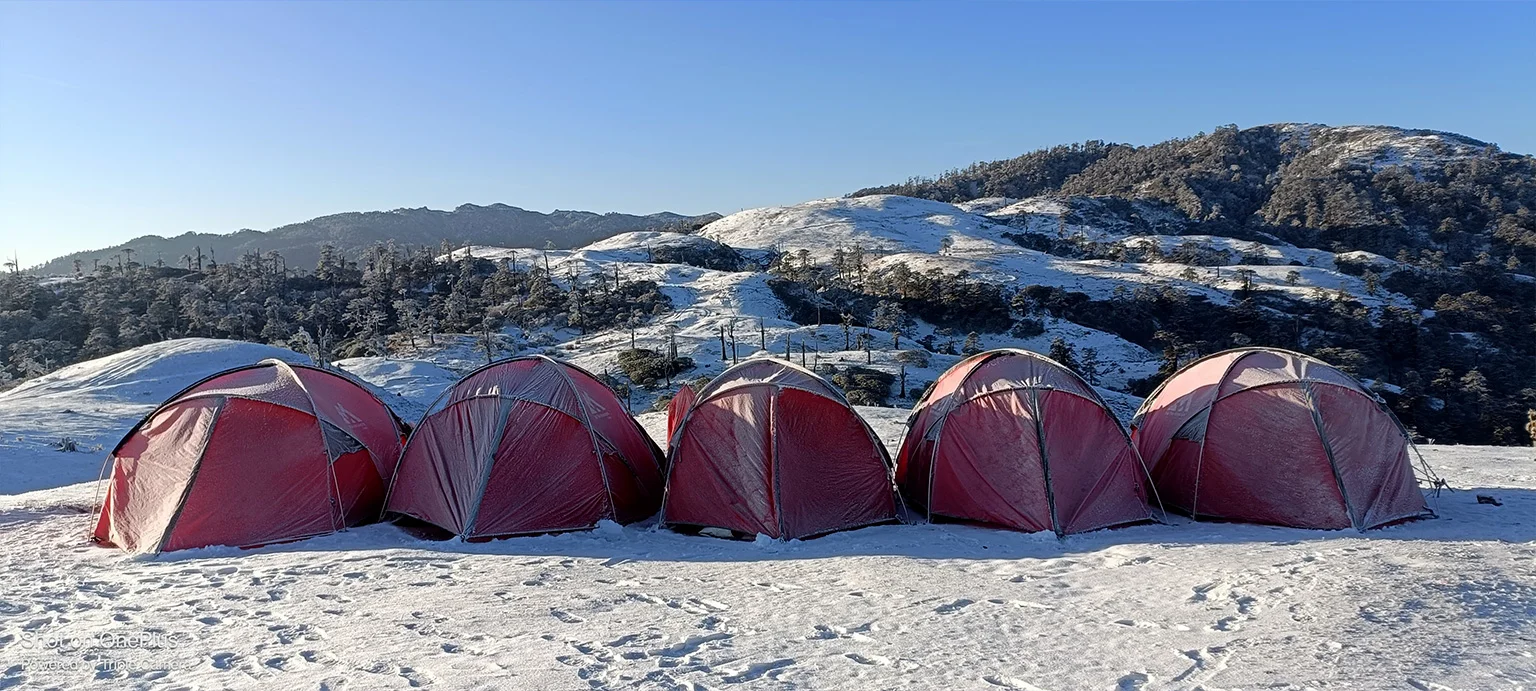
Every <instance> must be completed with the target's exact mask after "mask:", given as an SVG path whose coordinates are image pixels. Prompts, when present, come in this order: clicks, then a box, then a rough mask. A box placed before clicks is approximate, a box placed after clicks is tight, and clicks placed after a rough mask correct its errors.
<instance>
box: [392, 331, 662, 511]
mask: <svg viewBox="0 0 1536 691" xmlns="http://www.w3.org/2000/svg"><path fill="white" fill-rule="evenodd" d="M661 493H662V477H661V451H660V450H659V449H657V448H656V444H655V443H654V442H652V441H651V439H650V437H648V436H646V434H645V432H644V430H642V429H641V428H640V425H639V423H636V422H635V419H634V418H633V417H631V416H630V414H629V411H627V410H625V408H624V404H623V403H622V402H620V401H619V399H618V397H617V396H615V395H614V393H613V391H612V390H611V389H609V388H608V387H607V386H606V385H605V384H603V383H602V382H601V381H598V379H597V378H596V377H594V376H592V374H590V373H588V372H587V371H586V370H583V369H581V368H579V367H576V366H574V365H570V364H567V363H564V362H560V361H557V360H554V359H551V358H548V357H545V356H542V355H535V356H530V357H521V358H514V359H511V360H503V361H501V362H496V363H492V364H490V365H486V366H485V367H482V368H480V369H478V370H476V371H474V372H471V373H470V374H469V375H467V376H465V377H464V378H463V379H460V380H459V381H458V382H457V383H455V384H454V385H453V386H452V387H449V389H448V390H447V391H444V392H443V395H442V396H440V397H439V398H438V400H437V402H436V403H434V404H433V405H432V407H431V408H430V409H429V410H428V412H427V414H426V416H425V417H423V418H422V420H421V424H420V425H418V426H417V427H416V430H415V431H414V432H412V434H411V438H410V441H409V442H408V443H407V444H406V447H405V452H404V454H403V455H402V456H401V458H400V467H399V470H398V471H397V472H396V473H395V480H394V484H393V485H392V487H391V489H390V495H389V500H388V501H387V506H386V508H385V510H386V511H387V512H388V513H391V514H397V515H402V516H410V517H413V518H417V519H419V520H422V521H426V522H427V523H431V524H433V525H436V526H438V527H440V528H443V529H445V530H447V531H448V532H450V533H453V534H454V535H458V536H459V537H461V538H464V539H478V538H492V537H504V536H510V535H526V534H532V533H550V532H557V531H563V530H582V529H586V528H591V527H594V526H596V525H597V522H598V521H601V520H605V519H607V520H613V521H617V522H619V523H632V522H634V521H638V520H641V519H644V518H649V517H650V516H653V515H655V513H656V510H657V508H658V507H659V506H660V505H661Z"/></svg>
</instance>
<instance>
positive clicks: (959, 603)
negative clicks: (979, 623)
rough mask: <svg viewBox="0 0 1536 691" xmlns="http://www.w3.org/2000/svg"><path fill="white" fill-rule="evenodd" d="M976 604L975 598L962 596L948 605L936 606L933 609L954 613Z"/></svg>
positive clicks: (943, 612)
mask: <svg viewBox="0 0 1536 691" xmlns="http://www.w3.org/2000/svg"><path fill="white" fill-rule="evenodd" d="M974 604H976V601H975V600H967V599H965V598H960V599H959V600H955V601H954V602H951V603H949V604H947V605H939V606H938V607H935V608H934V609H933V611H935V612H938V613H939V614H954V613H956V612H959V611H960V610H962V609H965V608H966V607H970V606H971V605H974Z"/></svg>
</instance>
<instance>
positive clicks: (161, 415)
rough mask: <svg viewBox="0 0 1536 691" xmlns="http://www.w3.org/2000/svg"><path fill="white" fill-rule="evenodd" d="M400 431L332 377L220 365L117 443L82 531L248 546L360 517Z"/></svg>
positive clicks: (376, 500) (121, 540)
mask: <svg viewBox="0 0 1536 691" xmlns="http://www.w3.org/2000/svg"><path fill="white" fill-rule="evenodd" d="M400 430H401V426H400V424H399V420H398V419H397V418H396V417H395V415H394V413H392V412H390V410H389V407H388V406H386V405H384V403H383V402H381V401H379V399H378V398H376V397H375V396H374V395H373V394H372V393H371V392H370V391H368V389H366V388H363V386H361V385H359V384H357V383H355V382H353V381H352V380H350V379H348V378H346V377H344V376H342V375H339V374H335V373H332V372H328V371H326V370H321V369H316V368H313V367H306V366H303V365H292V364H288V363H286V362H279V361H277V360H264V361H262V362H261V363H259V364H256V365H251V366H249V367H242V368H239V369H233V370H229V371H226V372H221V373H219V374H216V375H213V376H212V377H209V378H207V379H204V380H202V381H200V382H198V383H196V384H193V385H192V386H190V387H188V388H186V389H184V390H183V391H181V392H180V393H178V394H176V395H175V396H173V397H171V399H170V400H168V401H166V402H165V403H164V404H162V405H161V406H160V407H159V408H157V409H155V411H154V412H153V413H150V414H149V415H148V416H147V417H145V418H144V419H143V420H142V421H140V422H139V423H138V424H137V425H135V426H134V428H133V429H132V430H130V431H129V432H128V434H127V436H125V437H123V440H122V441H120V442H118V444H117V447H116V448H114V449H113V450H112V454H111V456H110V458H111V460H112V476H111V481H110V484H109V485H108V488H107V495H106V499H105V500H104V501H103V502H102V505H101V507H100V514H99V516H98V518H97V522H96V528H95V530H94V531H93V532H92V539H93V540H94V541H96V542H99V543H105V544H110V545H115V546H117V547H121V548H123V549H126V550H129V551H133V552H164V551H170V550H177V549H189V548H193V547H206V546H210V545H229V546H235V547H251V546H256V545H263V544H270V543H274V542H284V541H288V540H297V539H299V538H304V537H311V536H315V535H323V534H326V533H331V532H335V531H338V530H341V529H343V528H345V527H348V526H355V525H360V524H363V523H368V522H371V521H373V520H376V519H377V518H378V515H379V509H380V508H381V507H382V505H383V500H384V493H385V485H386V482H385V479H384V478H387V477H389V476H388V473H389V471H390V470H391V469H392V468H393V466H394V464H395V461H396V460H397V459H398V458H399V456H400V434H401V432H400Z"/></svg>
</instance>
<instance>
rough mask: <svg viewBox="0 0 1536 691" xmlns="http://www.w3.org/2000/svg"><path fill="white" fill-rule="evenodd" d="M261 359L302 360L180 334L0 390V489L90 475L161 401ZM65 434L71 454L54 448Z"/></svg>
mask: <svg viewBox="0 0 1536 691" xmlns="http://www.w3.org/2000/svg"><path fill="white" fill-rule="evenodd" d="M267 358H276V359H279V360H284V361H287V362H300V363H307V362H309V358H307V357H305V356H303V355H300V354H298V353H295V352H293V351H291V350H287V349H284V348H274V347H272V346H267V345H261V344H259V343H243V342H239V341H225V340H219V339H212V338H184V339H179V340H174V341H164V342H161V343H154V344H151V345H147V346H141V347H138V348H134V349H132V350H127V351H124V352H121V353H117V354H115V355H109V356H107V357H104V358H100V359H96V360H90V361H87V362H82V363H78V364H75V365H70V366H68V367H65V368H63V369H60V370H57V371H55V372H52V373H50V374H47V375H44V376H41V377H38V378H37V379H33V380H31V381H28V382H25V383H23V384H22V385H21V386H18V387H16V388H14V389H11V390H10V391H6V392H3V393H0V494H14V493H17V492H25V491H27V490H31V489H38V488H42V487H57V486H59V485H63V484H70V483H74V482H84V481H86V480H93V479H95V478H96V477H97V476H98V475H99V473H100V472H101V462H102V458H103V457H104V455H105V454H106V452H107V451H110V450H111V448H112V447H113V446H115V445H116V444H117V442H118V441H119V440H120V439H122V437H123V435H124V434H126V433H127V432H128V428H129V427H132V426H133V424H134V423H135V422H137V421H138V420H139V418H141V417H143V416H145V415H147V414H149V413H150V411H153V410H154V409H155V408H156V407H157V406H159V405H160V403H161V402H162V401H164V400H165V399H167V398H169V397H171V396H173V395H175V394H176V392H178V391H180V390H182V389H184V388H186V387H188V386H191V385H192V384H194V383H196V382H197V381H198V380H200V379H203V378H204V377H207V376H209V375H212V374H215V373H218V372H221V371H223V370H226V369H229V368H231V367H238V366H240V365H247V364H251V363H255V362H260V361H261V360H264V359H267ZM66 439H67V440H69V441H72V442H73V443H74V444H75V448H76V451H72V452H71V451H61V450H59V447H60V445H61V443H63V442H65V440H66Z"/></svg>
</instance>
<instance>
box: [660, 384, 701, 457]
mask: <svg viewBox="0 0 1536 691" xmlns="http://www.w3.org/2000/svg"><path fill="white" fill-rule="evenodd" d="M697 398H698V396H697V395H696V394H694V392H693V387H691V386H689V385H687V384H684V385H682V386H680V387H678V389H677V395H675V396H673V397H672V400H671V401H670V402H668V403H667V443H668V445H670V444H671V443H672V441H671V440H672V435H674V434H676V433H677V428H678V427H679V426H680V425H682V424H683V416H685V415H687V414H688V409H689V408H692V407H693V402H694V400H696V399H697Z"/></svg>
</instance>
